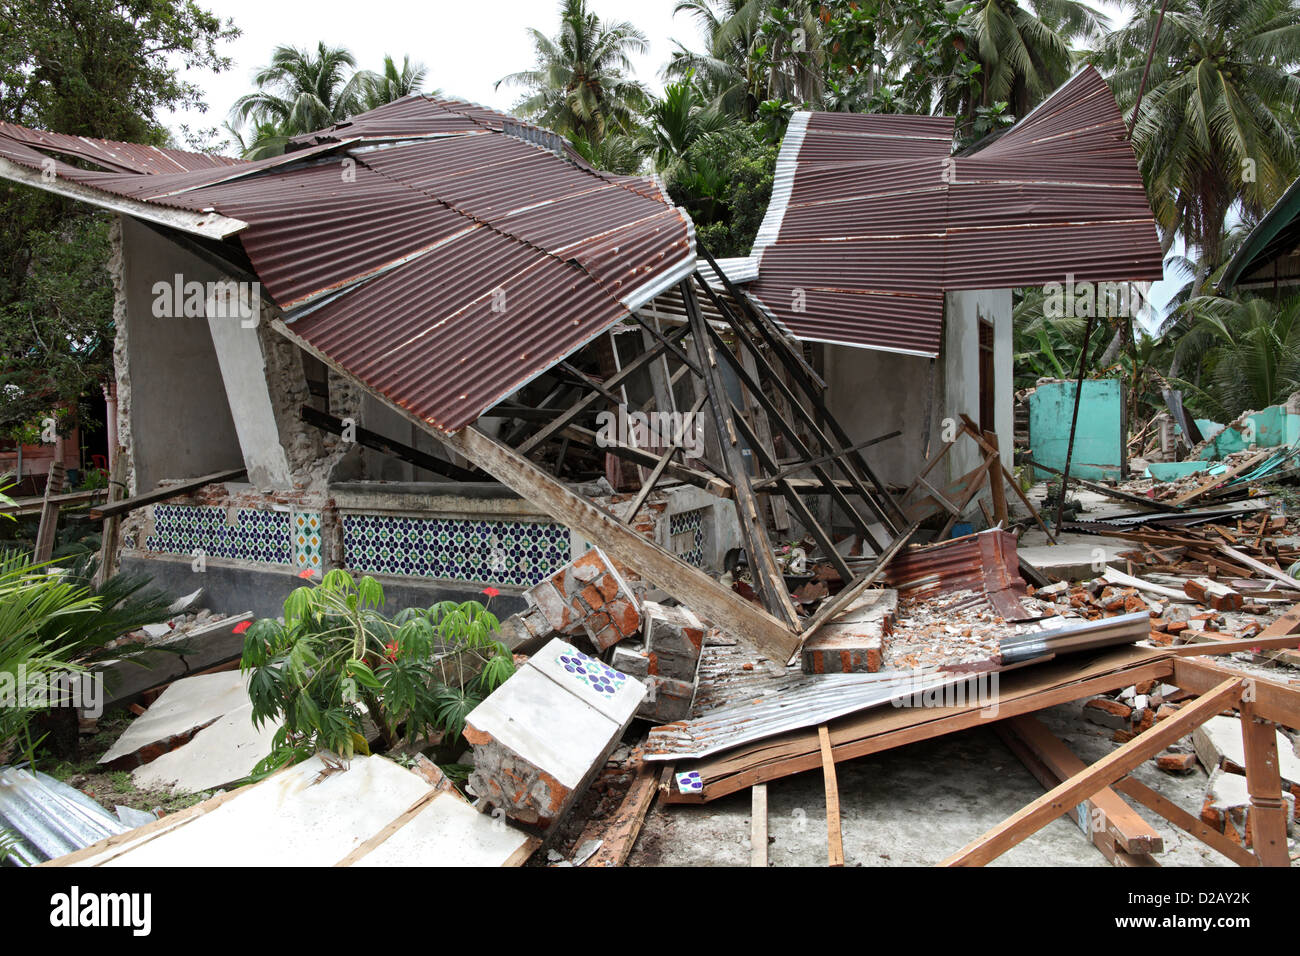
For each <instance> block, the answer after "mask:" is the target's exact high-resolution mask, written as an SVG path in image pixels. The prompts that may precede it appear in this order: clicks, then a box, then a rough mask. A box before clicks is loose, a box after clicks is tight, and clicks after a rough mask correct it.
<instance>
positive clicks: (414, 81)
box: [361, 56, 439, 110]
mask: <svg viewBox="0 0 1300 956" xmlns="http://www.w3.org/2000/svg"><path fill="white" fill-rule="evenodd" d="M428 76H429V71H428V70H427V69H426V68H425V66H424V64H422V63H412V62H411V58H410V57H409V56H404V57H402V65H401V67H400V68H399V67H398V66H397V62H396V61H395V60H394V59H393V58H392V57H391V56H385V57H384V69H383V72H382V73H371V72H368V71H367V72H366V73H365V74H363V80H362V91H361V103H362V106H363V107H364V108H365V109H368V110H373V109H375V108H376V107H380V106H383V105H384V104H385V103H392V102H393V101H394V100H400V99H401V98H402V97H403V96H410V95H411V94H412V93H422V92H424V82H425V80H426V79H427V78H428ZM431 92H432V94H433V95H435V96H436V95H437V94H438V92H439V91H438V90H433V91H431Z"/></svg>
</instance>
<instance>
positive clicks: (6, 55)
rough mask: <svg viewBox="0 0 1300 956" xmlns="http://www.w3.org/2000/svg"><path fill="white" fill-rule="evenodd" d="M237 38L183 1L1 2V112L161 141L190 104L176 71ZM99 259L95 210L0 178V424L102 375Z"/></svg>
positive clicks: (194, 91) (104, 243)
mask: <svg viewBox="0 0 1300 956" xmlns="http://www.w3.org/2000/svg"><path fill="white" fill-rule="evenodd" d="M237 35H238V30H236V29H235V28H234V26H233V25H232V24H231V23H230V22H229V21H221V20H219V19H218V18H217V17H215V16H213V15H212V14H210V13H207V12H206V11H204V10H203V9H202V8H201V7H199V6H198V5H196V4H195V3H193V2H188V0H0V121H5V122H10V123H19V124H22V125H24V126H31V127H35V128H38V129H48V130H52V131H54V132H58V133H69V134H73V135H78V136H94V137H101V138H105V139H118V140H126V141H128V142H135V143H145V144H151V145H158V146H163V145H167V143H168V140H169V135H168V133H167V131H166V129H165V127H164V126H163V124H162V122H161V120H160V117H161V116H162V115H163V114H164V113H166V112H167V111H169V110H173V109H179V108H188V107H194V106H200V105H201V102H200V90H199V87H198V86H197V84H196V83H194V82H193V81H192V80H190V79H187V76H188V75H189V73H190V71H200V70H211V71H217V72H219V71H221V70H224V69H226V68H228V67H229V65H230V61H229V60H228V59H227V58H225V57H223V56H220V55H219V54H218V47H219V45H220V44H222V43H224V42H225V41H227V40H230V39H232V38H234V37H235V36H237ZM114 171H116V170H114ZM107 260H108V219H107V217H105V216H103V215H102V214H98V213H94V212H92V211H90V210H89V209H88V208H87V207H85V206H82V205H80V204H78V203H74V202H73V201H71V200H67V199H64V198H61V197H58V196H53V195H50V194H48V193H43V192H39V191H37V190H34V189H31V188H28V187H24V186H14V185H6V186H3V187H0V355H3V356H4V358H5V360H4V362H3V368H0V435H11V436H12V435H14V434H15V433H16V432H17V431H18V430H20V429H21V427H22V425H23V424H24V423H25V422H29V421H30V420H32V419H33V418H38V417H42V416H45V415H48V414H50V413H52V412H53V411H54V410H55V409H56V408H58V407H61V406H64V405H67V404H72V405H75V404H76V402H77V401H78V400H79V399H80V398H81V397H82V396H84V395H85V394H86V393H87V392H93V391H94V390H96V389H97V387H98V385H99V383H101V382H103V381H105V380H106V379H107V378H108V376H109V375H110V374H111V368H112V367H111V361H112V356H111V350H112V342H113V327H112V289H111V285H110V282H109V277H108V274H107V272H106V271H105V264H106V262H107ZM83 417H84V416H83Z"/></svg>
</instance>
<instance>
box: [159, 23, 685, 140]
mask: <svg viewBox="0 0 1300 956" xmlns="http://www.w3.org/2000/svg"><path fill="white" fill-rule="evenodd" d="M199 3H200V5H201V6H202V7H204V8H205V9H207V10H210V11H211V12H213V13H214V14H216V15H218V16H220V17H222V18H223V19H224V18H227V17H229V18H231V19H233V20H234V21H235V25H236V26H237V27H239V28H240V29H241V30H243V31H244V32H243V35H242V36H241V37H240V38H239V39H237V40H235V41H234V42H233V43H230V44H227V45H226V46H225V48H224V50H225V53H226V55H227V56H229V57H231V58H232V59H233V60H234V65H233V67H232V68H231V69H230V70H228V71H226V72H224V73H212V72H210V71H202V72H195V73H192V74H190V75H189V76H188V79H189V80H190V81H191V82H194V83H197V84H198V85H199V86H200V87H201V88H202V89H203V91H204V93H205V94H206V97H205V98H206V100H207V103H208V112H207V113H206V114H198V113H193V112H186V113H179V114H177V115H175V116H173V117H171V118H170V121H169V125H171V126H172V128H173V129H175V128H176V127H177V126H178V125H179V124H180V123H188V124H189V125H190V126H191V128H194V129H199V128H207V127H217V126H220V125H221V122H222V120H224V119H225V118H226V115H227V114H228V112H229V110H230V106H231V104H233V103H234V101H235V100H236V99H237V98H238V97H240V96H242V95H243V94H245V93H248V92H250V91H252V90H253V89H254V85H253V80H252V75H253V72H254V71H255V70H256V69H257V68H258V67H260V66H263V65H265V64H266V63H267V62H268V61H269V60H270V57H271V50H272V49H273V48H274V47H275V46H276V45H277V44H281V43H285V44H290V45H293V46H298V47H310V48H312V49H314V48H315V46H316V44H317V43H318V42H320V41H324V42H325V43H327V44H329V45H330V46H344V47H347V48H348V49H349V50H351V51H352V52H353V54H355V55H356V58H357V64H358V66H360V67H362V68H363V69H371V70H376V71H377V70H379V69H380V68H381V67H382V65H383V62H384V54H386V53H388V54H392V56H393V57H394V58H395V59H396V60H397V61H398V62H399V63H400V62H401V59H402V57H403V56H408V55H409V56H410V57H411V59H412V60H413V61H418V62H421V63H423V64H424V65H425V66H426V67H427V68H428V70H429V78H428V88H430V89H440V90H442V91H443V92H444V93H446V94H448V95H450V96H455V97H459V98H461V99H466V100H470V101H471V102H475V103H481V104H483V105H485V106H491V107H495V108H497V109H508V108H509V107H510V106H511V105H512V104H513V103H514V101H515V100H516V98H517V97H518V95H519V91H518V90H516V89H513V88H510V87H506V86H502V87H501V89H500V90H495V89H493V84H495V83H496V81H497V80H499V79H500V78H501V77H503V76H505V75H506V74H507V73H513V72H515V71H517V70H524V69H527V68H529V67H530V66H532V65H533V62H534V58H533V47H532V43H531V41H530V38H529V36H528V33H527V29H528V27H537V28H538V29H539V30H541V31H542V32H544V33H546V34H547V35H548V36H552V35H554V34H555V33H556V31H557V26H558V23H559V7H560V5H559V3H558V0H490V2H489V0H477V2H468V3H467V2H465V0H454V2H452V0H426V2H424V3H410V2H394V0H312V2H310V3H308V2H301V0H199ZM588 3H589V6H590V7H591V9H593V10H594V11H595V12H596V13H597V14H599V15H600V16H601V17H602V18H604V19H607V20H630V21H631V22H632V23H633V24H634V25H635V26H636V27H638V28H639V29H640V30H641V31H642V32H644V33H645V35H646V37H647V39H648V40H649V42H650V52H649V53H648V54H647V55H645V56H641V57H637V58H636V62H635V64H634V66H635V70H636V75H637V77H638V78H639V79H640V80H641V81H642V82H643V83H645V84H647V85H648V86H650V87H651V88H652V89H654V90H655V91H656V92H658V91H660V90H662V86H663V85H662V81H661V80H660V78H659V70H660V69H661V68H662V67H663V65H664V64H665V63H667V62H668V59H669V55H670V54H671V52H672V50H673V44H672V40H673V39H680V40H682V41H683V42H686V43H688V44H690V45H692V46H696V47H699V46H700V45H701V44H700V43H699V40H698V37H699V33H698V30H697V28H696V25H695V22H694V21H693V20H692V19H691V18H690V17H689V16H688V15H686V14H681V15H679V16H678V17H676V18H675V19H674V17H673V7H675V6H676V5H677V0H588Z"/></svg>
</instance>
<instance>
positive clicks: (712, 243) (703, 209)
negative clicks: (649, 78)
mask: <svg viewBox="0 0 1300 956" xmlns="http://www.w3.org/2000/svg"><path fill="white" fill-rule="evenodd" d="M776 154H777V146H776V144H775V143H774V142H772V141H771V139H770V138H769V136H768V128H767V127H766V126H765V125H764V124H762V123H752V124H748V125H743V126H740V125H738V126H732V127H728V128H726V129H722V130H717V131H712V132H707V133H702V134H701V135H699V136H698V137H696V138H695V139H694V140H692V142H691V144H690V145H689V146H688V147H687V149H686V151H685V153H684V154H683V155H682V157H681V160H680V161H679V162H678V163H676V164H674V165H673V166H672V167H670V169H669V170H667V171H666V172H665V174H664V182H665V185H666V187H667V189H668V194H669V196H671V197H672V200H673V202H675V203H677V204H679V205H681V206H683V207H684V208H685V209H686V210H687V211H688V212H689V213H690V214H691V218H692V219H694V220H695V228H696V234H697V238H698V239H699V242H700V244H701V245H703V246H704V247H705V248H706V249H708V250H709V252H710V253H712V254H713V255H715V256H744V255H748V254H749V252H750V249H751V248H752V246H753V243H754V236H755V235H756V234H757V233H758V227H759V226H760V225H761V224H762V222H763V214H764V213H765V212H766V211H767V202H768V199H769V198H770V197H771V195H772V180H773V177H774V175H775V172H776Z"/></svg>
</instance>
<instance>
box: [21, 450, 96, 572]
mask: <svg viewBox="0 0 1300 956" xmlns="http://www.w3.org/2000/svg"><path fill="white" fill-rule="evenodd" d="M66 475H67V472H66V471H65V470H64V468H63V462H61V461H55V462H51V463H50V472H49V474H48V475H46V477H45V497H44V498H43V499H42V501H41V523H40V525H39V526H38V527H37V530H36V548H35V550H34V552H33V554H32V560H33V561H34V562H35V563H36V564H44V563H45V562H47V561H49V560H50V558H51V556H52V555H53V553H54V535H55V532H57V531H58V529H59V503H58V501H57V500H56V499H57V498H58V497H59V496H60V494H61V493H62V491H63V482H64V480H65V478H66ZM92 514H93V512H92Z"/></svg>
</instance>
